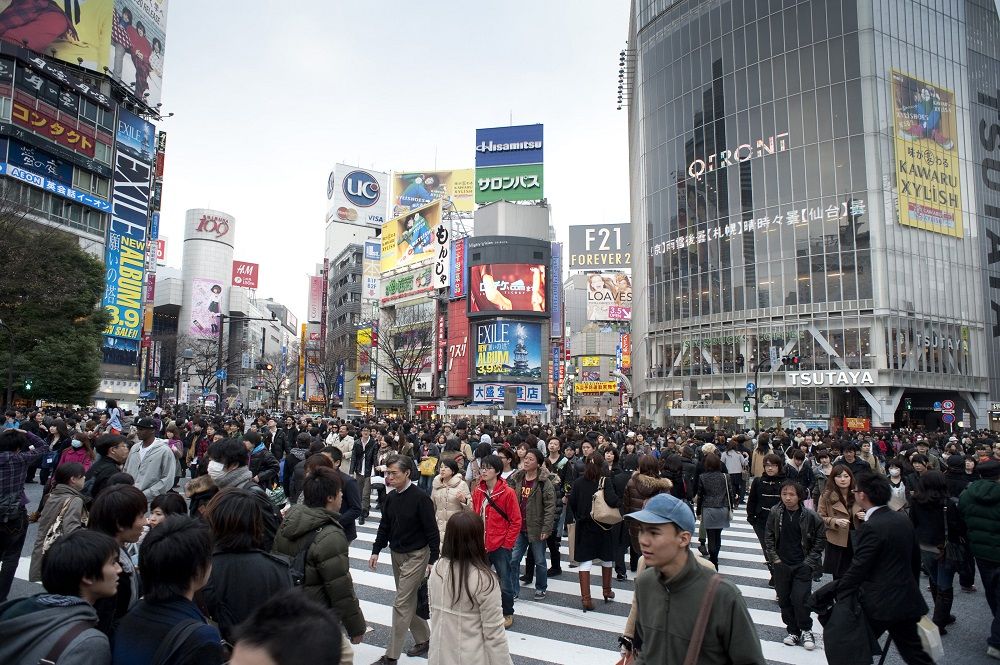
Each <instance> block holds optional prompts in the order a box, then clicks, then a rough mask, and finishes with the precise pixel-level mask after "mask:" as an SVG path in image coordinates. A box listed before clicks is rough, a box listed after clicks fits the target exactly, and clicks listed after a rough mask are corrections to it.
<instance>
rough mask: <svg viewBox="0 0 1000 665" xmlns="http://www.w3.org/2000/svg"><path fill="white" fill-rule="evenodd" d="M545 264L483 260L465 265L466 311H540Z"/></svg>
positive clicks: (541, 311) (543, 300) (544, 308)
mask: <svg viewBox="0 0 1000 665" xmlns="http://www.w3.org/2000/svg"><path fill="white" fill-rule="evenodd" d="M545 276H546V266H545V265H544V264H538V263H487V264H483V265H478V266H472V267H471V268H469V313H470V314H479V313H484V312H518V313H528V314H530V313H534V314H544V313H545V311H546V305H547V303H546V298H545Z"/></svg>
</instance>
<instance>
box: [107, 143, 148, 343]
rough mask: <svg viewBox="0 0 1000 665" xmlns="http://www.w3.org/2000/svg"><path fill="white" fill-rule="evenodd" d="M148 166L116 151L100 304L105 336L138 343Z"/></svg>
mask: <svg viewBox="0 0 1000 665" xmlns="http://www.w3.org/2000/svg"><path fill="white" fill-rule="evenodd" d="M150 170H151V169H150V166H149V164H145V163H143V162H141V161H138V160H136V159H134V158H132V157H130V156H129V155H126V154H124V153H122V152H119V153H118V155H117V157H116V159H115V179H114V188H113V196H112V202H113V205H114V208H113V211H112V213H111V222H110V223H109V224H108V235H107V239H106V245H105V252H104V264H105V286H104V297H103V298H102V303H101V304H102V305H103V307H104V308H105V309H106V310H107V311H108V314H109V315H110V318H109V322H108V325H107V327H106V328H105V330H104V335H105V337H113V338H118V339H125V340H139V338H140V332H141V326H142V297H143V292H142V283H143V273H144V271H145V258H146V224H147V221H148V219H149V193H150V190H149V181H150V175H151V173H150Z"/></svg>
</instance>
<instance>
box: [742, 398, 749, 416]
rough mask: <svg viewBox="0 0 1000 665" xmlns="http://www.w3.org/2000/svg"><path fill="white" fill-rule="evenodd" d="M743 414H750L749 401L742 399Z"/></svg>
mask: <svg viewBox="0 0 1000 665" xmlns="http://www.w3.org/2000/svg"><path fill="white" fill-rule="evenodd" d="M743 413H750V400H749V399H744V400H743Z"/></svg>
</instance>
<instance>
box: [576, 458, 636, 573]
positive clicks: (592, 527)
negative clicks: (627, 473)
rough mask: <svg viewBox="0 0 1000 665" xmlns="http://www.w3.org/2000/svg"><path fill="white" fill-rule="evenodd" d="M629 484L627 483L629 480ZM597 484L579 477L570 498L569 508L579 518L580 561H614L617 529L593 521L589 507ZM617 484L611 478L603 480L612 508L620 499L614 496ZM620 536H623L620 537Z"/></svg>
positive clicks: (578, 558) (577, 533) (577, 527)
mask: <svg viewBox="0 0 1000 665" xmlns="http://www.w3.org/2000/svg"><path fill="white" fill-rule="evenodd" d="M626 482H627V480H626ZM597 487H598V484H597V482H595V481H592V480H587V479H586V478H585V477H583V476H580V477H579V478H577V479H576V481H575V482H574V483H573V491H572V492H570V495H569V505H570V506H571V507H572V509H573V514H574V515H576V545H575V548H574V549H575V551H574V553H573V554H574V556H576V560H577V561H592V560H594V559H600V560H601V561H614V560H615V547H614V544H615V542H616V539H615V531H614V528H611V529H608V527H602V526H601V525H599V524H598V523H597V522H595V521H594V520H592V519H590V508H591V505H592V504H593V501H594V494H596V493H597ZM614 487H615V484H614V482H612V479H611V478H607V479H606V480H605V481H604V500H605V501H607V503H608V505H609V506H617V505H618V503H619V499H618V496H617V494H616V493H615V489H614ZM619 537H621V536H620V534H619Z"/></svg>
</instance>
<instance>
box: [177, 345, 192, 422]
mask: <svg viewBox="0 0 1000 665" xmlns="http://www.w3.org/2000/svg"><path fill="white" fill-rule="evenodd" d="M192 360H194V350H193V349H184V353H182V354H181V355H180V358H178V362H177V380H176V381H174V407H175V408H176V407H178V406H180V403H181V373H182V372H184V373H185V374H186V373H187V372H186V371H185V370H186V368H185V367H184V363H185V361H187V362H190V361H192Z"/></svg>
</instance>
